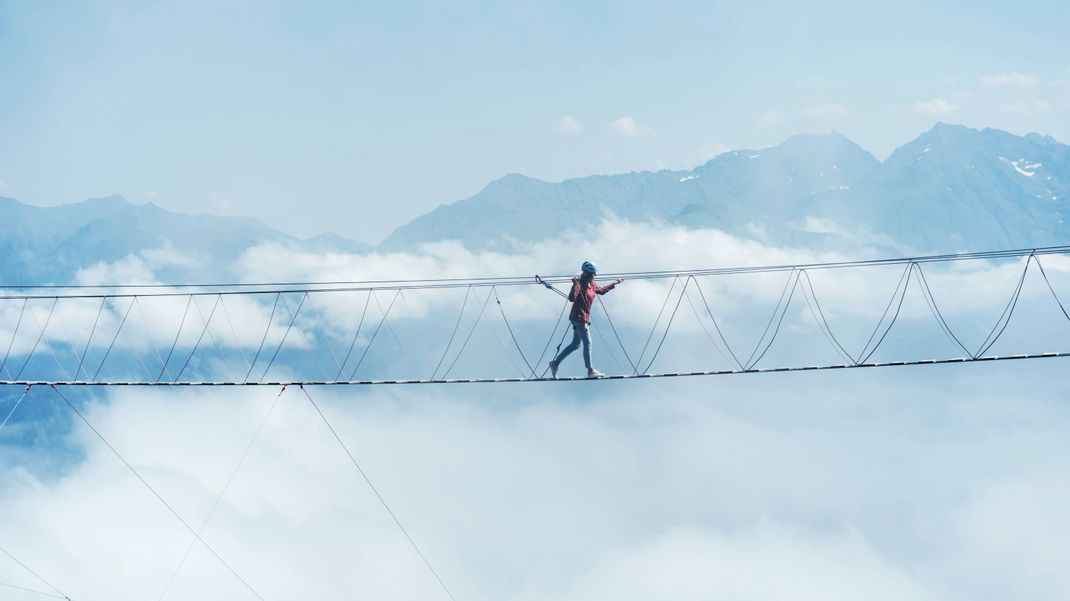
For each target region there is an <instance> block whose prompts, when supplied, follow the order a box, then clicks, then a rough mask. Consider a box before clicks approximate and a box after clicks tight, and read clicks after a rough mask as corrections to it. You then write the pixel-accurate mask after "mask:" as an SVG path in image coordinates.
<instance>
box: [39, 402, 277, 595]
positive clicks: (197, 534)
mask: <svg viewBox="0 0 1070 601" xmlns="http://www.w3.org/2000/svg"><path fill="white" fill-rule="evenodd" d="M51 388H52V390H53V391H54V392H55V393H56V395H57V396H59V398H60V399H62V400H63V402H64V403H66V404H67V406H68V407H70V408H71V411H73V412H74V414H75V415H77V416H78V418H79V419H80V420H82V423H84V424H85V425H86V426H87V427H88V428H89V429H90V430H91V431H92V432H93V434H95V435H96V436H97V438H99V439H100V441H101V442H102V443H104V446H106V447H108V450H109V451H111V452H112V454H113V455H115V457H116V458H117V459H118V460H119V461H121V462H122V464H123V465H125V466H126V469H128V470H130V473H132V474H134V476H135V477H136V478H137V479H138V480H139V481H141V483H142V484H143V485H144V486H145V488H147V489H148V490H149V492H151V493H152V495H153V496H154V497H156V500H157V501H159V502H160V504H161V505H163V506H164V507H166V508H167V510H168V511H169V512H171V515H173V516H175V519H177V520H178V521H179V522H180V523H181V524H182V525H183V526H184V527H185V528H186V530H188V531H189V532H190V534H192V535H193V536H194V538H196V539H197V541H198V542H200V543H201V544H202V545H204V548H205V549H208V551H209V552H210V553H211V554H212V555H213V556H214V557H215V558H216V559H218V560H219V563H221V564H223V567H225V568H227V570H228V571H229V572H230V573H231V574H233V575H234V577H235V578H237V579H238V580H239V581H241V583H242V584H243V585H245V588H246V589H248V590H249V592H250V593H252V594H253V595H254V596H255V597H256V598H257V599H260V600H261V601H264V598H263V597H261V596H260V593H258V592H256V589H254V588H253V587H252V585H250V584H249V583H248V582H247V581H246V580H245V579H244V578H242V577H241V575H240V574H238V572H237V571H236V570H235V569H234V568H233V567H231V565H230V564H229V563H227V561H226V560H225V559H223V557H222V556H221V555H220V554H219V553H218V552H217V551H216V550H215V549H214V548H213V547H212V546H211V545H209V544H208V542H207V541H205V540H204V539H203V538H201V535H200V534H199V533H198V532H197V531H196V530H194V529H193V527H192V526H190V525H189V522H187V521H186V520H184V519H183V518H182V516H181V515H179V513H178V512H177V511H175V508H174V507H172V506H171V504H170V503H168V502H167V501H166V500H164V498H163V497H162V496H160V493H158V492H156V489H155V488H153V487H152V485H151V484H149V483H148V481H146V480H145V478H143V477H142V476H141V474H140V473H139V472H138V471H137V469H135V468H134V466H132V465H130V462H129V461H127V460H126V458H125V457H123V455H122V454H121V453H119V451H118V450H116V448H115V447H113V446H112V445H111V443H110V442H108V439H107V438H104V435H103V434H101V433H100V432H99V431H98V430H97V429H96V428H95V427H93V424H91V423H90V422H89V420H88V419H86V417H85V415H83V414H82V412H81V411H79V410H78V408H77V407H75V406H74V403H72V402H70V401H69V400H67V397H65V396H63V393H61V392H60V391H59V388H56V386H55V385H52V386H51Z"/></svg>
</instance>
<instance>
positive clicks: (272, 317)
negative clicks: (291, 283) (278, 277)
mask: <svg viewBox="0 0 1070 601" xmlns="http://www.w3.org/2000/svg"><path fill="white" fill-rule="evenodd" d="M280 298H282V293H281V292H277V293H275V302H274V303H273V304H272V305H271V314H270V315H268V320H267V326H265V327H264V335H263V336H261V337H260V346H258V347H257V348H256V354H255V355H253V360H252V361H251V362H250V363H249V371H247V372H245V381H246V382H248V381H249V376H250V375H252V373H253V368H254V367H256V362H257V361H259V360H260V353H262V352H263V351H264V343H265V342H267V337H268V333H269V332H270V331H271V326H272V325H273V324H274V323H275V311H276V310H277V309H278V308H279V299H280Z"/></svg>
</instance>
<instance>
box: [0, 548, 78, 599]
mask: <svg viewBox="0 0 1070 601" xmlns="http://www.w3.org/2000/svg"><path fill="white" fill-rule="evenodd" d="M0 553H3V554H4V555H7V556H8V558H9V559H11V561H13V562H15V563H17V564H19V567H21V568H22V569H24V570H26V571H27V572H28V573H29V574H30V575H32V576H33V577H34V578H36V579H38V580H40V581H41V582H43V583H44V584H45V586H47V587H48V588H50V589H52V590H54V591H56V595H51V596H54V597H57V598H59V599H66V600H67V601H71V598H70V597H68V596H67V595H65V594H64V593H63V591H61V590H59V589H58V588H56V587H55V586H53V585H52V583H51V582H49V581H47V580H45V579H44V578H43V577H42V576H41V575H40V574H38V573H37V572H35V571H33V570H31V569H30V566H28V565H26V564H24V563H22V562H21V561H19V560H18V558H16V557H15V556H14V555H12V554H11V553H9V552H8V551H7V549H5V548H3V547H0ZM7 586H11V585H7ZM12 588H18V587H12ZM23 590H29V589H23ZM32 592H35V593H37V592H38V591H32ZM39 594H43V595H48V594H49V593H39Z"/></svg>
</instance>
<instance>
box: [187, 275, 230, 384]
mask: <svg viewBox="0 0 1070 601" xmlns="http://www.w3.org/2000/svg"><path fill="white" fill-rule="evenodd" d="M216 303H218V304H219V305H222V304H223V295H221V294H217V295H216ZM193 308H194V309H196V310H197V316H198V317H200V318H201V323H205V324H210V323H211V322H212V318H213V316H214V315H215V309H216V308H215V306H214V305H213V306H212V311H211V313H210V314H209V315H208V317H207V319H206V318H205V317H204V312H203V311H201V307H200V305H198V304H197V301H193ZM205 332H206V333H207V334H208V341H209V342H211V343H212V347H213V348H214V349H215V351H216V354H217V355H219V362H220V364H221V365H223V366H224V367H226V368H227V372H229V373H235V374H237V375H239V376H240V375H241V372H240V370H239V371H237V372H235V371H234V370H232V369H231V367H230V361H229V360H228V359H227V356H226V354H225V353H224V352H223V345H222V344H221V343H220V342H219V340H218V339H217V338H216V337H215V334H212V329H211V328H207V329H206V330H205ZM192 356H193V355H192V354H191V355H190V357H192Z"/></svg>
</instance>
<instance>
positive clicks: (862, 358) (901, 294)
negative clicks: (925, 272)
mask: <svg viewBox="0 0 1070 601" xmlns="http://www.w3.org/2000/svg"><path fill="white" fill-rule="evenodd" d="M912 271H914V264H913V263H907V266H906V268H905V269H903V273H902V275H900V276H899V281H898V282H897V283H896V285H895V290H893V291H892V297H891V298H889V299H888V304H887V305H886V306H885V307H884V313H882V314H881V318H880V319H879V320H877V325H875V326H873V331H872V332H870V334H869V338H868V339H866V343H865V344H864V345H862V350H861V351H860V352H859V353H858V357H857V358H856V359H855V364H858V363H865V362H866V361H868V360H869V358H870V357H871V356H873V353H875V352H877V349H878V348H879V347H880V345H881V343H883V342H884V338H885V337H886V336H887V335H888V332H890V331H891V329H892V326H893V325H895V322H896V320H897V319H899V312H900V310H901V309H902V308H903V301H904V300H905V299H906V295H907V288H909V287H910V274H911V272H912ZM897 297H898V298H899V303H898V305H896V308H895V313H894V315H893V316H892V319H891V321H889V322H888V325H887V327H885V328H884V332H883V333H882V334H881V335H880V338H877V332H880V331H881V326H883V325H884V322H885V320H886V319H888V313H889V312H890V311H891V310H892V305H895V304H896V302H895V299H896V298H897ZM875 338H876V339H877V343H876V344H874V345H873V348H872V349H871V348H870V346H869V345H870V344H873V340H874V339H875Z"/></svg>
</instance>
